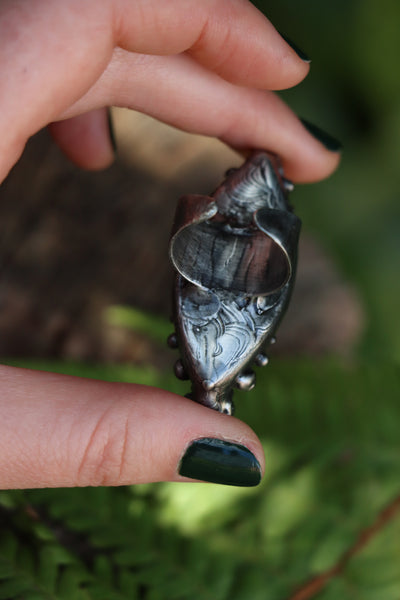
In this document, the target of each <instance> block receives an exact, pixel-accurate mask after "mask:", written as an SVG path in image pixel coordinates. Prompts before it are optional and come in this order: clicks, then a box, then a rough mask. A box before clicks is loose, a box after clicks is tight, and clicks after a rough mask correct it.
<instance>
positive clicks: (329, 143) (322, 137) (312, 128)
mask: <svg viewBox="0 0 400 600" xmlns="http://www.w3.org/2000/svg"><path fill="white" fill-rule="evenodd" d="M300 121H301V122H302V123H303V125H304V127H305V128H306V129H307V131H308V132H309V133H311V135H312V136H314V137H315V139H317V140H318V141H319V142H321V144H322V145H323V146H325V148H326V149H327V150H330V151H331V152H340V151H341V150H342V148H343V146H342V144H341V143H340V142H339V140H337V139H335V138H334V137H332V136H331V135H330V134H329V133H326V131H323V130H322V129H320V128H319V127H317V125H314V124H313V123H310V122H309V121H306V120H305V119H300Z"/></svg>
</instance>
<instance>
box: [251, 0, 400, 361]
mask: <svg viewBox="0 0 400 600" xmlns="http://www.w3.org/2000/svg"><path fill="white" fill-rule="evenodd" d="M256 4H257V5H258V6H259V7H261V8H263V9H264V11H265V13H266V14H267V15H268V16H269V18H270V19H271V21H272V22H273V23H274V25H275V26H276V27H277V29H278V30H280V31H282V32H283V33H285V35H287V36H289V37H290V38H291V39H293V41H294V42H295V43H296V44H297V45H299V46H300V47H301V48H302V49H303V50H304V51H305V52H306V53H307V54H309V56H310V57H311V59H312V63H311V70H310V74H309V75H308V77H307V78H306V80H305V81H304V82H302V83H301V84H300V85H299V86H297V87H296V88H294V89H293V90H289V91H287V92H283V93H282V96H283V98H284V99H285V100H286V101H287V102H288V103H289V104H290V106H291V107H292V108H293V109H294V110H295V111H296V112H297V113H298V114H299V115H300V116H302V117H304V118H307V119H308V120H310V121H312V122H315V123H316V124H317V125H319V126H321V127H322V128H324V129H326V130H327V131H328V132H330V133H331V134H332V135H334V136H335V137H337V138H338V139H340V140H341V141H342V142H343V145H344V151H343V159H342V164H341V166H340V168H339V170H338V172H337V173H336V174H335V175H334V176H333V177H332V178H330V179H329V180H327V181H326V182H323V183H321V184H318V185H313V186H304V187H301V188H300V187H298V189H297V190H296V192H295V194H293V200H294V202H295V204H296V210H297V212H298V213H299V214H300V216H301V217H302V220H303V223H304V227H305V228H306V229H308V230H311V231H312V232H313V234H314V235H315V236H316V237H318V238H319V239H320V240H321V242H322V243H323V244H324V245H325V246H326V247H327V248H328V249H329V251H330V252H331V254H332V255H333V256H335V257H336V260H337V263H338V265H339V266H340V268H341V269H342V271H343V273H344V274H345V275H346V277H347V278H348V279H349V280H351V281H352V282H353V283H355V284H356V286H357V287H358V289H359V292H360V295H361V297H362V299H363V301H364V304H365V308H366V313H367V318H368V327H367V330H366V333H365V337H364V339H363V340H362V344H361V347H360V353H361V354H362V355H363V356H368V357H371V358H375V359H377V358H384V359H393V360H396V361H399V359H400V319H399V318H398V307H399V303H400V277H399V266H400V260H399V257H400V169H399V159H400V74H399V69H398V61H399V58H400V36H399V30H400V4H399V3H398V2H396V0H384V1H383V2H374V1H373V0H364V1H362V2H361V1H360V0H358V1H357V0H353V1H348V0H346V1H344V0H338V1H337V2H329V3H326V2H325V3H321V2H318V1H317V0H308V1H307V2H293V1H291V0H281V1H280V2H276V3H270V2H268V3H267V2H257V3H256Z"/></svg>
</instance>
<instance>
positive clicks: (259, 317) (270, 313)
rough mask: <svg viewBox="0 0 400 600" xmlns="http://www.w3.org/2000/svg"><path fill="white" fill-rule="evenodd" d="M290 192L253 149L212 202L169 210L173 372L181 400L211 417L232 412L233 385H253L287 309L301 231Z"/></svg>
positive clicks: (271, 161)
mask: <svg viewBox="0 0 400 600" xmlns="http://www.w3.org/2000/svg"><path fill="white" fill-rule="evenodd" d="M292 188H293V185H292V184H291V182H289V181H287V180H286V179H285V178H284V176H283V172H282V168H281V166H280V163H279V160H278V158H277V157H276V156H274V155H272V154H269V153H267V152H255V153H254V154H253V155H252V156H251V157H250V158H249V159H248V160H247V161H246V162H245V163H244V164H243V165H242V167H240V168H239V169H231V170H230V171H228V172H227V174H226V179H225V181H224V182H223V183H222V184H221V185H220V186H219V187H218V188H217V190H216V191H215V192H214V193H213V194H212V195H211V196H200V195H188V196H184V197H183V198H181V199H180V201H179V203H178V206H177V210H176V215H175V221H174V226H173V231H172V235H171V242H170V258H171V261H172V264H173V266H174V268H175V270H176V277H175V284H174V315H173V321H174V326H175V333H174V334H172V335H171V336H170V338H169V345H170V346H171V347H179V350H180V354H181V358H180V359H179V360H178V361H177V362H176V364H175V374H176V376H177V377H179V378H181V379H190V380H191V382H192V391H191V393H190V394H189V397H191V398H192V399H193V400H195V401H196V402H200V403H201V404H204V405H205V406H208V407H210V408H213V409H216V410H219V411H220V412H224V413H227V414H232V412H233V402H232V395H233V388H234V387H237V388H239V389H242V390H250V389H252V388H253V387H254V384H255V375H254V372H253V371H252V370H251V368H250V366H251V364H253V363H254V364H256V365H258V366H265V365H266V364H267V362H268V358H267V356H266V354H265V346H266V345H267V344H268V343H271V342H273V341H274V333H275V331H276V328H277V326H278V324H279V322H280V320H281V318H282V316H283V314H284V312H285V310H286V307H287V305H288V301H289V298H290V294H291V291H292V288H293V284H294V279H295V271H296V262H297V244H298V238H299V233H300V226H301V223H300V220H299V219H298V217H296V215H295V214H294V213H293V211H292V208H291V207H290V205H289V204H288V201H287V194H288V191H290V190H291V189H292Z"/></svg>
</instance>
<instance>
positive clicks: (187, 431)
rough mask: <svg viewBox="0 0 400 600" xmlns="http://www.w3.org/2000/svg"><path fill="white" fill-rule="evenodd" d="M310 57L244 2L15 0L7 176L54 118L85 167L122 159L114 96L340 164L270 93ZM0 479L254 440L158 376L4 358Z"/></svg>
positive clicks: (148, 466)
mask: <svg viewBox="0 0 400 600" xmlns="http://www.w3.org/2000/svg"><path fill="white" fill-rule="evenodd" d="M308 69H309V65H308V64H306V63H305V62H303V61H302V60H301V59H300V58H299V57H298V56H297V54H296V53H295V52H294V51H293V50H292V49H291V47H290V46H289V45H288V44H287V43H286V42H285V41H284V40H283V39H282V38H281V37H280V35H279V34H278V33H277V31H276V30H275V29H274V27H273V25H272V24H271V23H270V22H269V21H268V20H267V19H266V18H265V17H264V16H263V15H262V14H261V13H259V12H258V11H257V10H256V9H255V8H254V7H253V6H252V5H251V4H250V3H248V2H247V1H246V0H202V1H201V2H199V1H198V0H169V1H168V2H159V1H156V0H64V1H63V2H60V1H59V0H3V1H2V2H1V5H0V73H1V78H0V99H1V100H0V102H1V111H0V131H1V136H0V180H3V179H4V178H5V177H6V175H7V173H8V172H9V170H10V169H11V168H12V166H13V165H14V164H15V163H16V162H17V161H18V159H19V157H20V155H21V153H22V151H23V149H24V146H25V143H26V141H27V140H28V138H29V137H30V136H31V135H33V134H34V133H36V132H37V131H39V130H40V129H42V128H43V127H45V126H48V125H49V126H50V129H51V131H52V134H53V136H54V138H55V140H56V141H57V143H58V144H59V145H60V147H61V148H62V149H63V150H64V152H65V153H66V154H67V156H68V157H69V158H70V159H71V160H72V161H74V162H75V163H76V164H78V165H79V166H81V167H83V168H88V169H100V168H103V167H106V166H108V165H109V164H110V163H111V162H112V160H113V158H114V156H113V149H112V145H111V142H110V137H109V132H108V128H107V118H106V108H105V107H107V106H112V105H118V106H125V107H129V108H132V109H135V110H139V111H142V112H145V113H147V114H150V115H151V116H153V117H156V118H158V119H160V120H162V121H165V122H167V123H170V124H172V125H174V126H176V127H178V128H181V129H184V130H186V131H189V132H195V133H201V134H205V135H209V136H213V137H217V138H219V139H221V140H222V141H223V142H225V143H226V144H228V145H230V146H232V147H234V148H236V149H238V150H239V151H243V153H245V152H246V151H247V150H248V149H250V148H264V149H268V150H270V151H272V152H276V153H277V154H279V155H280V156H281V158H282V161H283V164H284V167H285V172H286V175H287V177H289V178H290V179H292V180H294V181H295V182H314V181H318V180H320V179H323V178H324V177H327V176H329V175H330V174H331V173H332V172H333V171H334V170H335V168H336V167H337V165H338V162H339V155H338V154H337V153H334V152H330V151H328V150H327V149H325V147H324V146H323V145H322V144H320V143H319V142H318V141H317V140H316V139H315V138H314V137H312V136H311V135H310V134H309V133H308V132H307V131H306V129H305V128H304V127H303V125H302V124H301V122H300V121H299V120H298V118H297V117H296V116H295V115H294V114H293V113H292V111H291V110H290V109H289V108H288V107H287V106H286V105H285V104H284V103H283V102H282V101H281V100H280V99H279V98H278V97H277V96H276V95H275V94H274V93H273V91H272V90H278V89H284V88H287V87H291V86H293V85H296V84H297V83H299V82H300V81H302V79H304V77H305V76H306V75H307V73H308ZM0 415H1V419H0V488H3V489H4V488H33V487H56V486H86V485H126V484H133V483H143V482H151V481H184V480H185V478H184V477H181V476H180V475H178V474H177V465H178V464H179V460H180V458H181V456H182V454H183V452H184V451H185V448H186V447H187V446H188V444H189V443H190V442H191V441H192V440H195V439H198V438H203V437H212V438H219V439H223V440H229V441H233V442H237V443H240V444H243V445H245V446H247V448H249V449H250V450H251V452H253V454H254V455H255V456H256V457H257V459H258V461H259V462H260V464H261V467H262V469H264V455H263V450H262V446H261V443H260V441H259V439H258V438H257V436H256V434H255V433H254V432H253V431H252V430H251V429H250V428H249V427H248V426H247V425H246V424H244V423H243V422H241V421H239V420H238V419H235V418H233V417H228V416H226V415H221V414H219V413H217V412H215V411H212V410H210V409H207V408H205V407H202V406H200V405H197V404H195V403H193V402H191V401H189V400H186V399H184V398H180V397H178V396H175V395H174V394H171V393H167V392H164V391H161V390H159V389H155V388H149V387H144V386H139V385H134V384H116V383H103V382H99V381H90V380H83V379H79V378H74V377H67V376H60V375H53V374H49V373H43V372H33V371H29V370H25V369H18V368H12V367H6V366H5V367H0Z"/></svg>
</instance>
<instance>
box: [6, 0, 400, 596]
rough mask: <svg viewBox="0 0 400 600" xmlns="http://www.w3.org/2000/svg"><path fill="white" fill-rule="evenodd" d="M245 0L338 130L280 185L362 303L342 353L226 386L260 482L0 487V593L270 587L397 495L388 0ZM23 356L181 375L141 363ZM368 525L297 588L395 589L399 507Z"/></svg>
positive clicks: (273, 590)
mask: <svg viewBox="0 0 400 600" xmlns="http://www.w3.org/2000/svg"><path fill="white" fill-rule="evenodd" d="M258 5H259V6H261V5H263V7H264V8H265V10H266V13H267V14H268V16H269V17H270V18H271V20H272V22H273V23H274V24H275V25H276V26H277V28H278V29H279V30H280V31H282V32H283V33H284V34H285V35H287V36H289V37H290V38H291V39H293V41H294V42H295V43H296V44H298V45H299V46H300V47H301V48H303V49H304V50H305V51H306V52H307V53H308V54H309V55H310V56H311V58H312V60H313V62H312V66H311V72H310V75H309V77H308V78H307V80H306V81H305V82H304V83H302V84H301V85H300V86H298V87H297V88H296V89H294V90H290V91H287V92H283V93H282V96H283V97H284V98H285V100H286V101H288V102H289V104H290V105H291V106H292V107H293V108H294V109H295V110H296V112H297V113H298V114H300V115H301V116H303V117H305V118H307V119H308V120H310V121H313V122H315V123H316V124H317V125H319V126H321V127H323V128H324V129H326V130H328V131H329V132H330V133H332V134H333V135H335V136H336V137H338V138H339V139H341V140H342V141H343V143H344V152H343V162H342V165H341V167H340V169H339V171H338V172H337V174H335V175H334V176H333V177H332V178H331V179H329V180H328V181H326V182H323V183H321V184H318V185H313V186H303V187H299V188H298V189H297V190H296V192H295V194H294V195H293V200H294V202H295V203H296V207H297V212H298V213H299V214H300V216H301V218H302V220H303V223H304V226H305V228H306V229H307V230H309V231H312V232H313V234H314V236H316V237H317V238H319V239H320V240H321V243H322V244H323V245H325V246H326V247H327V248H328V249H329V251H330V253H331V254H332V256H334V258H335V260H336V262H337V265H338V266H339V268H340V269H341V270H342V272H343V273H344V275H345V276H346V278H347V279H348V280H349V281H351V282H352V283H354V284H355V285H356V286H357V288H358V291H359V294H360V297H361V299H362V301H363V303H364V306H365V310H366V314H367V318H368V327H367V331H366V333H365V336H364V338H363V340H362V342H361V344H360V348H359V349H358V352H357V354H356V357H355V361H354V364H353V365H351V366H344V365H342V364H340V363H339V362H336V361H335V360H334V359H331V360H327V359H323V360H322V359H321V360H320V361H318V363H315V361H309V360H302V359H296V360H294V359H293V360H283V359H281V360H276V359H274V360H273V361H272V363H271V365H270V366H269V367H268V369H266V370H265V371H263V372H260V373H258V385H257V387H256V389H255V390H254V391H253V392H252V393H251V394H248V395H246V394H240V393H238V397H237V403H236V404H237V407H238V416H239V418H242V419H244V420H245V421H247V422H248V423H249V424H250V425H251V426H252V427H253V428H254V429H255V431H256V432H257V433H258V435H259V436H260V438H261V440H262V441H263V445H264V448H265V452H266V459H267V472H266V476H265V478H264V481H263V483H262V484H261V485H260V486H259V487H258V488H254V489H243V488H241V489H235V488H229V487H222V486H215V485H207V484H196V485H193V484H168V483H166V484H156V485H146V486H136V487H134V488H128V487H127V488H115V489H105V488H100V489H69V490H38V491H28V492H2V493H1V494H0V525H1V532H2V533H1V536H0V600H1V599H10V598H20V599H28V600H36V599H38V600H39V599H45V598H46V599H48V598H52V599H56V598H57V599H58V598H60V599H61V598H65V599H66V598H68V600H71V599H72V600H74V599H85V600H87V599H89V598H104V599H105V600H106V599H107V600H112V599H113V598H117V599H122V598H130V599H135V598H138V599H139V598H146V599H148V600H156V599H158V598H159V599H162V600H173V599H175V598H176V599H182V600H184V599H187V598H193V599H194V600H202V599H203V598H204V599H210V600H211V599H212V600H218V599H226V600H228V599H229V600H236V599H237V600H239V599H240V600H258V599H260V600H285V599H286V598H289V597H290V594H292V593H293V591H294V590H295V589H297V588H298V587H299V586H301V585H302V584H303V583H304V582H306V581H308V580H310V578H312V577H314V576H316V575H318V574H321V573H323V572H325V571H326V570H329V569H331V568H332V567H334V566H335V565H337V564H338V561H340V558H341V557H343V556H344V554H345V553H346V551H348V550H349V548H351V547H353V545H354V544H355V543H356V541H357V539H358V536H359V534H360V532H361V531H363V530H365V529H366V528H368V527H370V526H371V525H372V524H373V523H374V522H375V521H376V519H377V515H379V513H380V511H382V509H383V508H384V507H385V506H387V505H388V504H389V503H390V502H392V501H393V499H394V498H396V497H397V498H398V497H399V494H400V485H399V464H400V460H399V459H400V436H399V434H398V431H399V422H400V403H399V401H398V396H399V393H398V390H399V383H400V371H399V368H398V367H397V366H395V365H394V364H393V363H394V362H396V361H398V360H399V358H400V322H399V319H398V307H399V297H400V294H399V291H400V278H399V276H398V275H399V269H398V257H399V250H400V237H399V225H400V208H399V206H400V203H399V189H400V171H399V168H398V164H397V163H398V159H399V147H400V102H399V101H400V75H399V73H398V67H397V63H398V60H399V57H400V36H399V34H398V32H399V30H400V4H399V3H398V2H395V0H383V1H382V2H379V3H377V2H373V1H372V0H364V1H363V2H361V1H360V0H353V1H351V0H346V2H345V1H344V0H337V2H334V3H321V2H317V0H309V1H308V2H293V1H290V0H280V2H279V3H278V2H277V3H266V2H263V3H261V2H258ZM339 308H340V307H339ZM108 316H109V320H110V322H111V323H113V324H114V325H118V326H126V327H131V328H134V329H135V330H137V331H140V332H141V333H145V334H147V335H148V336H149V337H151V338H152V339H153V340H156V341H157V340H160V339H161V338H164V337H165V334H166V332H167V330H169V327H168V324H167V323H165V322H160V321H158V320H153V319H152V318H149V317H148V316H146V315H143V314H141V313H138V312H137V311H130V310H127V309H125V308H123V307H116V308H113V309H110V312H109V315H108ZM171 360H172V359H171ZM392 361H393V363H392ZM14 364H15V363H14ZM18 364H21V361H19V363H18ZM25 364H26V366H31V367H32V366H33V367H35V368H43V369H53V370H55V371H59V372H64V373H71V374H74V375H81V376H87V377H95V378H98V379H107V380H112V381H137V382H140V383H145V384H149V385H157V386H160V387H163V388H165V389H169V390H171V391H174V392H177V393H185V392H186V391H187V385H186V384H183V383H181V382H178V381H176V380H175V379H174V378H173V376H172V375H169V374H165V373H160V372H158V371H156V370H155V369H153V368H152V367H151V366H149V367H148V368H140V369H138V368H134V367H129V366H108V367H107V366H102V367H101V368H97V367H87V366H84V365H69V364H52V365H49V364H48V363H37V362H36V363H32V362H27V363H25ZM381 525H382V526H381V527H380V528H379V529H377V531H376V532H375V534H374V535H373V536H372V537H371V539H369V540H368V543H365V545H363V546H361V547H360V548H359V550H358V552H357V553H355V554H354V556H351V557H349V560H347V561H344V562H343V564H342V568H341V569H340V570H339V571H338V572H337V573H336V575H335V576H334V577H333V578H332V579H331V580H330V581H329V582H328V584H327V585H326V586H325V587H323V588H322V589H321V590H320V591H319V592H318V593H316V594H312V595H310V596H309V597H310V598H311V597H312V598H318V600H337V599H339V598H340V599H341V600H347V599H348V600H352V599H356V600H382V599H385V600H398V599H399V598H400V568H399V565H400V516H399V514H396V513H394V517H393V518H392V519H391V520H390V521H389V522H388V523H384V522H382V524H381Z"/></svg>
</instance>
